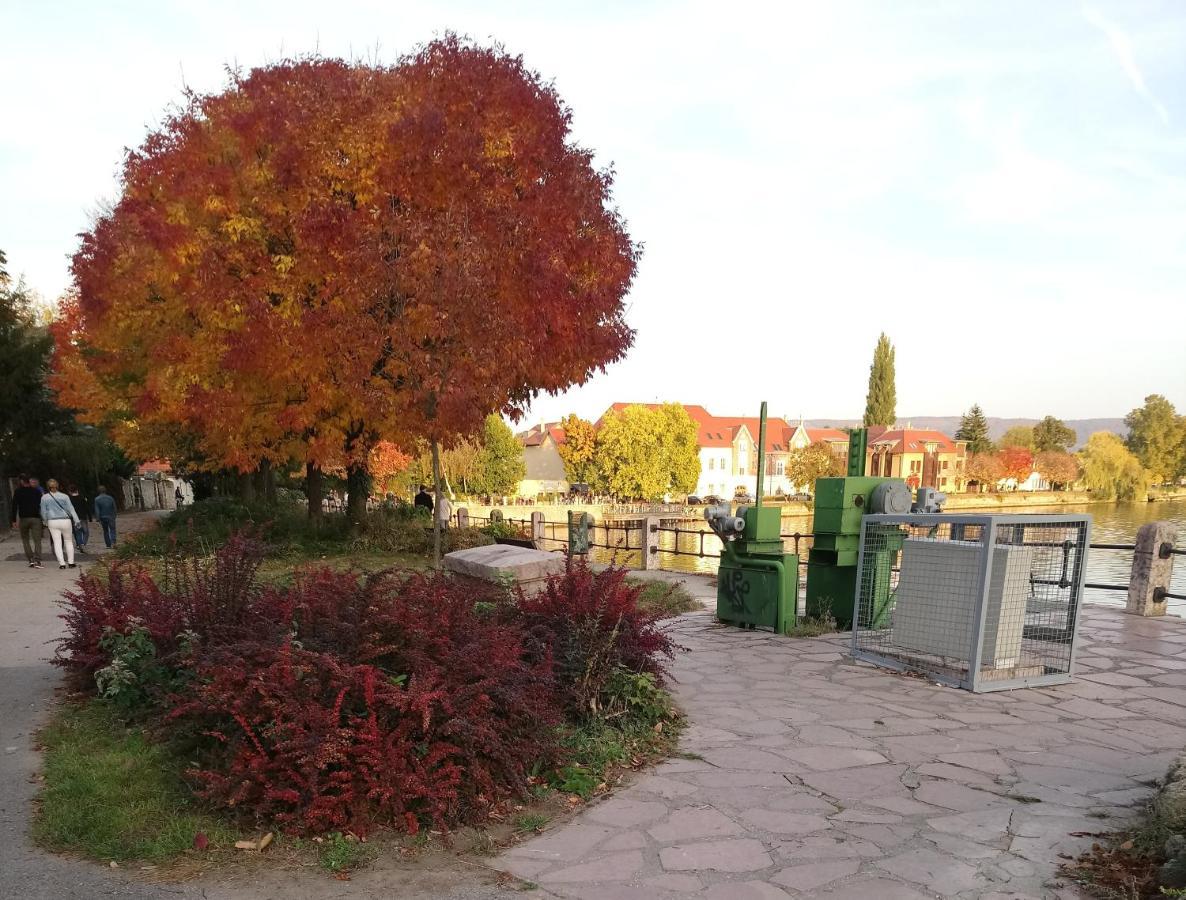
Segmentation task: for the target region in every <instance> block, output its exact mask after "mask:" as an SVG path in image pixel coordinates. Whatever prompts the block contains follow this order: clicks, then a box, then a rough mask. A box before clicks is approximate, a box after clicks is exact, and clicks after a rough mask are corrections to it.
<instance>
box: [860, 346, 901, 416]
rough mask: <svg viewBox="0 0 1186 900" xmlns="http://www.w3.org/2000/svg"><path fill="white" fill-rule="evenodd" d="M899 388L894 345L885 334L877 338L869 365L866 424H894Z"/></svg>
mask: <svg viewBox="0 0 1186 900" xmlns="http://www.w3.org/2000/svg"><path fill="white" fill-rule="evenodd" d="M897 407H898V389H897V387H896V385H895V376H894V345H893V344H891V343H890V339H889V338H888V337H886V336H885V332H882V333H881V336H880V337H879V338H878V339H877V346H876V347H875V348H873V363H872V365H870V366H869V392H868V394H867V395H866V397H865V424H866V425H885V426H886V427H889V426H891V425H893V424H894V420H895V418H896V417H897Z"/></svg>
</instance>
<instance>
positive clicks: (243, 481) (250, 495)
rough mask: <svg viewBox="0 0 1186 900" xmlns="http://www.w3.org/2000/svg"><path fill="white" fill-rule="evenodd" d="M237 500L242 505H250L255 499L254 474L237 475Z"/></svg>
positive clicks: (242, 473)
mask: <svg viewBox="0 0 1186 900" xmlns="http://www.w3.org/2000/svg"><path fill="white" fill-rule="evenodd" d="M239 499H240V500H242V501H243V502H244V503H250V502H252V501H253V500H254V499H255V473H254V472H240V473H239Z"/></svg>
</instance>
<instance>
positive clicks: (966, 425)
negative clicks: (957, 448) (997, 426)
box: [955, 403, 993, 453]
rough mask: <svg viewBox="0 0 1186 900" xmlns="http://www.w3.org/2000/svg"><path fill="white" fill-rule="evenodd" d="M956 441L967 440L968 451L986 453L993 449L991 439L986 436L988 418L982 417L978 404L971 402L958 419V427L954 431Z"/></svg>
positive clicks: (982, 412)
mask: <svg viewBox="0 0 1186 900" xmlns="http://www.w3.org/2000/svg"><path fill="white" fill-rule="evenodd" d="M955 439H956V440H957V441H967V442H968V452H969V453H988V452H991V451H992V449H993V445H992V441H991V440H990V439H989V437H988V419H986V418H985V417H984V410H982V409H981V408H980V404H978V403H973V404H972V408H971V409H969V410H968V411H967V412H966V413H965V414H964V416H963V418H962V419H960V427H959V429H957V430H956V432H955Z"/></svg>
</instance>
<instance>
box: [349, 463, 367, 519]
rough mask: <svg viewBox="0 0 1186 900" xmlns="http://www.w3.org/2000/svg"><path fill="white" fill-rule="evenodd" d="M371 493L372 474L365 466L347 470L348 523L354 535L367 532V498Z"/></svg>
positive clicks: (351, 467)
mask: <svg viewBox="0 0 1186 900" xmlns="http://www.w3.org/2000/svg"><path fill="white" fill-rule="evenodd" d="M370 492H371V474H370V472H368V471H367V468H366V465H365V464H362V465H353V466H350V467H349V468H348V469H346V521H347V523H349V526H350V531H351V532H352V533H354V534H360V533H362V532H364V531H366V525H367V497H368V496H369V495H370Z"/></svg>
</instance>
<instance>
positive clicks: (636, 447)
mask: <svg viewBox="0 0 1186 900" xmlns="http://www.w3.org/2000/svg"><path fill="white" fill-rule="evenodd" d="M698 435H699V430H698V428H697V426H696V423H695V421H694V420H693V419H692V417H691V416H689V415H688V412H687V410H685V409H684V408H683V407H682V406H680V405H679V404H678V403H664V404H663V405H661V406H656V407H646V406H639V405H635V406H627V407H626V408H625V409H622V410H620V411H619V410H611V411H610V412H608V413H606V415H605V418H604V419H602V422H601V427H600V428H599V429H598V431H597V444H596V461H597V465H596V473H595V477H594V480H593V484H594V486H595V487H596V488H597V490H598V491H599V492H604V493H608V494H613V495H615V496H618V497H626V498H637V499H642V500H660V499H662V498H663V497H664V496H665V495H667V494H687V493H689V492H691V491H693V490H695V488H696V482H697V480H698V479H699V477H700V447H699V444H698Z"/></svg>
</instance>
